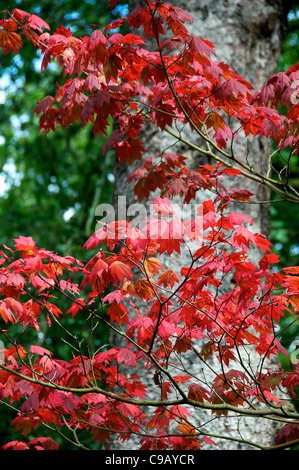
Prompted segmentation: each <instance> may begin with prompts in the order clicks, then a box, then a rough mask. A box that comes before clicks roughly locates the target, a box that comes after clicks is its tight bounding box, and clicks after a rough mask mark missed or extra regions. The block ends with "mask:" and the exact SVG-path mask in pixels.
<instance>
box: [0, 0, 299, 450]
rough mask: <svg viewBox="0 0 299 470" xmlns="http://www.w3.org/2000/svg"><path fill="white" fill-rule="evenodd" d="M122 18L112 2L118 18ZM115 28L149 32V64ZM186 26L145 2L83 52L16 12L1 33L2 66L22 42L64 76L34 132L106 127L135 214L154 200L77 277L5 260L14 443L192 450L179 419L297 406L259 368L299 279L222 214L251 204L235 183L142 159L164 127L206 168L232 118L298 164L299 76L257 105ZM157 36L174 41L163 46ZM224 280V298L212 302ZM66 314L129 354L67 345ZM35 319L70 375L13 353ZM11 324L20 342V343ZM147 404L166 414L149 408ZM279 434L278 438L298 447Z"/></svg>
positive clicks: (69, 267)
mask: <svg viewBox="0 0 299 470" xmlns="http://www.w3.org/2000/svg"><path fill="white" fill-rule="evenodd" d="M116 3H117V2H116V1H115V0H111V1H110V5H111V6H112V7H113V6H114V5H115V4H116ZM124 21H127V22H128V24H129V26H131V27H132V28H138V27H143V29H144V33H145V36H146V38H147V39H155V41H156V44H157V47H156V49H155V50H154V51H153V52H150V51H149V50H148V49H146V48H145V46H146V43H145V41H144V40H143V39H142V38H141V37H140V36H137V35H134V34H132V33H128V34H124V35H122V34H120V33H115V32H113V30H114V29H115V28H117V27H119V26H120V25H121V24H122V23H123V22H124ZM188 21H192V17H191V16H190V15H189V14H188V13H185V12H183V11H182V10H181V9H180V8H177V7H174V6H172V5H170V4H166V3H162V2H156V3H149V2H145V7H143V6H140V7H138V8H137V9H136V10H135V11H133V12H132V13H131V14H130V15H129V16H128V18H127V19H122V20H118V21H117V22H113V23H111V24H110V25H108V26H107V27H106V28H105V31H104V32H102V31H100V30H99V29H95V30H94V32H93V33H92V34H91V35H90V37H81V38H76V37H75V36H73V33H72V32H71V31H70V30H69V29H66V28H65V27H63V26H60V27H59V28H57V30H56V31H55V32H54V33H53V34H50V33H48V32H42V31H43V28H46V29H48V25H47V24H46V23H45V22H44V21H43V20H42V19H40V18H38V17H37V16H35V15H30V14H28V13H26V12H23V11H21V10H19V9H15V10H13V12H12V13H11V14H9V15H7V17H5V18H4V19H3V20H1V22H0V27H1V30H0V46H1V48H2V50H3V52H4V53H5V54H7V53H9V52H14V53H17V52H18V50H19V48H20V47H22V37H24V39H25V40H31V41H32V42H33V44H34V45H35V46H36V47H38V48H39V49H40V50H41V52H42V54H43V61H42V70H43V71H46V70H47V67H48V65H49V63H50V61H52V60H55V61H57V63H58V64H59V66H60V67H61V69H62V77H63V81H62V84H57V93H56V95H55V96H46V97H45V98H44V99H42V100H41V101H40V102H39V103H38V104H37V106H36V108H35V112H36V114H38V115H39V116H40V131H45V132H46V133H47V134H48V133H49V132H50V131H55V130H56V129H57V127H58V126H62V127H63V128H65V127H66V126H68V125H72V124H73V123H74V122H75V121H78V122H81V123H82V125H83V126H86V125H87V124H88V123H91V125H92V126H93V131H94V135H95V136H97V135H99V136H101V135H102V134H104V135H108V133H109V128H110V122H111V119H113V120H114V122H115V123H116V124H117V127H116V128H115V130H114V131H113V132H112V134H111V135H109V137H108V138H107V140H106V144H105V146H104V151H106V150H107V149H108V148H111V147H112V148H114V150H115V154H116V156H117V157H118V160H119V162H120V163H122V162H127V163H128V164H129V165H131V164H132V163H133V162H135V161H136V160H140V161H141V163H140V166H139V167H138V168H135V169H134V170H133V171H132V173H131V174H130V176H129V179H128V182H134V183H135V186H134V192H135V195H136V197H137V198H138V199H139V201H141V200H142V199H143V198H150V196H151V193H153V192H155V191H156V190H157V189H159V190H160V191H161V197H156V198H155V199H154V201H152V204H151V207H152V210H153V217H152V218H149V219H148V220H147V221H146V224H145V226H144V227H143V228H137V227H135V226H134V225H133V224H132V223H129V222H127V221H116V222H113V223H111V224H108V225H103V227H102V228H100V229H99V230H97V232H96V233H95V234H93V235H92V236H91V237H90V238H89V240H87V242H86V244H85V248H86V249H96V248H97V249H98V251H97V253H96V254H95V255H93V256H92V257H91V258H90V259H89V260H88V261H87V262H81V261H79V260H76V259H74V258H73V257H71V256H58V255H56V254H55V253H52V252H50V251H48V250H46V249H41V248H38V247H36V244H35V242H34V240H33V239H32V238H31V237H23V236H20V237H19V238H18V239H16V240H15V244H14V248H13V249H12V248H8V247H4V248H3V251H1V259H0V294H1V297H0V316H1V319H2V320H1V333H2V337H3V340H4V343H5V345H6V346H7V345H8V344H9V345H10V346H9V347H6V348H5V350H4V351H3V354H4V360H3V361H2V363H1V364H0V399H1V400H2V401H3V402H6V403H8V404H9V406H14V407H16V408H18V409H19V412H18V415H17V416H16V418H15V419H14V420H13V422H12V425H13V426H14V427H15V430H21V431H22V433H23V435H24V436H27V435H28V434H29V433H30V431H31V430H32V429H36V428H37V427H38V426H39V425H45V426H47V427H49V428H56V429H59V430H61V433H63V430H64V429H66V430H68V431H71V432H72V433H73V436H74V437H73V442H74V445H78V433H79V431H80V430H82V429H84V430H88V431H90V432H91V434H92V435H93V437H94V440H95V441H97V440H98V441H100V442H101V443H102V444H103V445H105V443H106V442H107V441H109V440H110V438H111V435H112V434H116V435H118V437H119V439H121V440H124V441H125V440H127V439H130V437H131V436H132V434H137V435H139V436H140V448H141V449H152V448H159V449H169V448H170V449H176V450H177V449H199V448H201V446H202V445H203V444H204V443H209V444H211V443H213V440H212V439H211V436H209V435H208V434H207V433H205V432H204V430H203V429H202V428H201V427H200V428H199V427H197V426H196V424H193V423H192V420H190V419H189V418H190V416H191V414H190V407H191V408H192V407H194V408H195V409H196V408H204V409H208V410H211V412H212V413H216V415H217V416H221V415H222V414H224V415H225V414H227V413H228V411H230V412H232V413H235V414H237V415H238V416H242V415H250V414H251V415H252V416H263V415H267V416H268V415H270V414H272V415H273V416H275V415H279V416H280V417H284V416H285V412H284V411H283V410H282V402H281V399H280V398H279V396H278V395H277V393H276V390H278V388H279V387H285V388H286V389H287V390H288V392H289V393H294V389H295V388H296V387H298V386H299V380H298V373H297V372H298V371H297V366H294V367H293V369H291V370H290V371H289V372H285V371H282V370H280V368H279V366H277V367H275V368H274V369H268V368H266V367H263V363H264V361H265V360H266V358H269V357H273V356H277V355H278V353H279V352H281V351H284V350H283V348H282V346H281V344H280V342H279V340H278V338H277V330H276V325H277V324H278V323H279V320H280V318H281V316H283V315H284V312H285V311H290V312H291V313H292V314H296V312H297V308H298V305H299V304H298V298H299V284H298V281H297V278H296V277H294V276H293V274H294V273H295V274H296V273H298V269H299V268H293V271H292V270H291V271H290V270H289V271H286V273H284V272H281V271H277V270H276V269H274V265H276V263H277V262H278V258H277V256H276V255H275V254H274V253H273V252H272V250H271V244H270V243H269V242H268V241H267V240H266V239H265V237H263V236H262V235H260V234H258V233H254V232H253V231H252V230H251V225H252V222H253V221H252V220H251V219H249V218H248V217H247V216H246V215H245V214H238V213H235V212H232V211H231V210H230V202H233V201H249V200H250V197H251V196H252V194H251V193H250V192H248V191H245V190H240V189H238V188H226V187H225V186H224V185H223V178H224V177H225V176H226V175H231V176H234V177H235V178H237V177H238V176H239V175H240V174H242V170H238V169H235V168H231V165H229V164H223V162H222V161H219V162H218V164H217V165H215V166H210V165H203V166H201V167H200V168H198V169H192V170H190V169H188V168H187V166H186V158H185V157H184V156H183V155H176V154H173V153H162V154H161V155H160V156H159V158H158V159H157V158H154V156H151V155H149V156H148V157H147V158H145V159H143V154H144V152H145V151H149V149H145V148H144V143H143V142H142V140H141V132H142V129H143V128H144V126H145V125H146V124H147V123H148V122H151V123H153V125H154V126H156V127H157V128H159V129H160V130H161V131H165V132H170V133H171V132H173V131H172V130H171V126H172V125H173V124H175V125H176V127H177V128H179V126H182V128H183V127H184V126H189V128H190V130H191V131H192V133H193V135H194V136H195V135H196V136H197V137H196V138H197V141H195V144H194V148H195V149H200V151H201V152H202V153H204V152H205V150H204V148H201V147H200V145H201V144H200V142H201V141H202V140H204V141H205V142H206V144H207V145H208V147H210V149H212V150H206V152H207V153H209V152H211V151H214V150H215V151H216V150H217V151H219V152H220V155H221V151H223V152H224V153H225V150H226V149H227V147H229V146H230V143H231V142H232V140H233V139H234V138H235V136H236V131H234V130H233V127H230V126H229V125H228V123H227V122H228V121H227V119H226V118H227V117H229V118H230V120H234V121H235V122H237V123H238V125H239V128H240V129H242V131H243V132H244V133H245V135H246V136H248V135H253V136H257V135H260V136H266V137H267V138H269V139H273V140H274V141H275V142H276V143H277V144H278V145H279V146H280V147H285V146H292V147H293V150H294V152H297V140H298V135H297V133H298V129H297V127H298V126H297V115H298V113H297V107H298V103H297V95H296V93H297V91H298V90H297V81H298V73H299V72H298V71H297V67H294V68H293V69H290V70H289V71H287V72H285V73H281V74H277V75H275V76H274V77H272V78H271V79H270V80H269V81H268V82H267V83H266V84H265V86H264V87H262V88H261V89H260V90H259V91H258V92H256V93H255V92H254V91H253V88H252V86H251V85H250V84H249V83H248V82H247V81H245V80H244V79H243V78H242V77H240V76H238V75H237V74H236V73H235V72H234V71H233V70H232V69H231V67H230V66H228V65H227V64H224V63H222V62H221V63H218V62H216V61H214V60H213V59H212V58H211V56H212V54H213V53H214V46H213V44H212V43H211V42H210V41H208V40H207V39H204V38H198V37H192V36H190V35H189V33H188V30H187V28H186V22H188ZM16 31H18V32H16ZM37 32H38V33H41V34H39V35H38V34H37ZM110 32H112V34H110ZM165 32H167V33H169V34H170V35H171V37H168V38H166V39H165V38H164V34H165ZM170 50H171V51H172V53H171V55H167V52H168V51H170ZM164 51H166V54H164ZM298 89H299V86H298ZM279 102H281V103H283V104H284V105H285V106H286V108H287V109H288V113H287V115H286V117H284V116H281V115H280V114H279V112H278V110H277V109H276V108H277V106H278V103H279ZM182 141H183V140H182ZM202 189H203V190H209V191H210V192H211V193H210V194H214V198H213V199H207V200H206V201H205V202H204V203H203V204H201V205H200V206H199V207H197V210H196V213H195V215H194V217H190V218H189V219H187V220H185V219H183V220H182V219H181V218H180V216H179V215H177V214H176V212H175V210H174V207H173V205H172V204H171V202H170V200H169V199H171V198H172V197H173V196H180V197H181V198H182V201H183V202H184V203H190V202H191V201H192V200H193V199H194V198H195V197H196V193H197V191H198V190H202ZM194 242H195V246H196V248H195V249H193V247H194ZM99 245H102V247H100V249H99ZM253 246H254V247H257V248H259V249H260V252H261V258H260V261H259V262H258V263H257V264H256V265H255V264H253V263H252V261H250V249H251V248H252V247H253ZM182 249H186V250H188V251H189V254H190V263H189V264H188V265H187V266H182V267H181V269H180V271H179V272H176V271H175V270H172V269H164V267H163V261H161V260H162V258H161V255H162V254H163V253H165V252H166V253H167V254H168V256H169V257H171V256H178V255H179V254H180V253H181V250H182ZM227 279H230V283H229V286H230V288H229V289H228V290H227V289H226V290H222V288H223V286H224V285H226V284H225V283H226V280H227ZM62 299H63V302H67V303H68V307H67V308H66V309H63V308H62V307H61V305H62V302H61V300H62ZM137 305H143V306H144V308H142V309H141V308H139V307H137ZM68 316H72V317H74V316H80V318H81V317H82V325H83V326H82V331H83V330H84V328H85V327H86V325H87V324H90V322H92V324H94V323H96V324H97V325H100V326H101V325H105V326H108V327H109V328H110V329H112V331H113V332H114V333H115V334H119V335H120V336H121V337H122V338H123V341H124V345H123V347H114V348H109V347H106V348H103V349H102V350H100V351H96V352H94V353H91V352H90V351H89V349H88V348H87V347H85V346H82V341H81V334H82V331H81V332H73V331H69V329H68V326H67V318H68ZM295 318H296V317H295ZM44 319H46V321H47V322H48V324H49V326H51V324H52V323H53V322H55V323H56V324H58V326H59V327H60V328H61V331H62V332H63V334H65V336H66V338H67V341H68V342H69V344H71V345H72V351H73V356H72V359H70V360H66V359H58V358H55V357H53V354H52V353H51V351H49V350H47V349H45V348H43V347H40V346H38V345H31V347H25V346H22V345H21V339H22V341H23V335H25V333H26V331H27V330H28V329H30V328H35V329H36V330H39V329H40V325H41V322H42V321H43V320H44ZM15 325H19V326H20V328H21V329H22V334H21V335H20V337H19V338H18V339H15V337H14V333H13V331H14V330H13V327H14V326H15ZM199 340H200V341H201V344H202V347H201V350H198V349H197V345H198V342H199ZM247 348H253V349H254V350H255V351H257V353H258V355H259V356H260V358H261V367H260V366H258V367H257V369H256V370H253V368H252V367H251V365H250V366H248V364H247V365H246V363H244V360H243V358H242V352H245V354H247ZM74 351H76V353H75V352H74ZM190 352H192V353H193V354H195V355H196V357H198V361H199V362H200V363H202V364H206V363H207V361H209V358H210V357H212V356H215V357H216V358H217V360H218V362H219V364H220V365H221V370H222V372H221V373H216V372H215V379H214V381H213V382H212V383H205V382H204V380H203V378H202V377H194V376H192V375H190V374H189V373H188V370H185V369H184V366H183V364H184V358H185V357H187V356H188V354H189V353H190ZM236 364H237V365H238V366H239V368H238V367H236ZM140 368H141V369H144V368H145V369H146V371H147V375H148V376H151V377H152V381H151V382H150V387H149V386H148V385H146V384H145V383H143V381H142V378H141V377H139V375H138V370H140ZM127 369H129V371H130V372H131V373H130V374H129V375H128V374H126V373H125V372H126V370H127ZM152 389H156V390H157V392H158V397H159V398H157V399H153V398H151V393H150V392H151V391H152ZM258 404H260V407H258V406H257V405H258ZM147 406H148V407H151V408H152V407H154V412H153V413H152V414H151V415H150V416H148V415H147V414H146V413H145V412H144V408H145V407H147ZM187 406H188V408H187ZM291 417H295V418H296V415H294V416H293V415H291ZM297 418H298V416H297ZM169 428H171V429H173V431H171V432H168V429H169ZM285 435H287V438H286V439H288V436H289V435H290V433H286V432H285ZM212 437H213V436H212ZM216 437H219V436H216ZM252 445H257V446H258V443H253V444H252ZM11 447H12V448H15V449H19V448H24V449H25V448H26V449H28V448H37V447H38V448H44V449H56V448H57V445H56V443H55V442H53V441H52V440H51V439H43V438H38V439H34V440H31V441H29V442H28V443H22V442H19V441H13V442H11V443H8V444H7V445H5V446H4V448H5V449H7V448H11Z"/></svg>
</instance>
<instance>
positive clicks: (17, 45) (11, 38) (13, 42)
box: [0, 29, 22, 55]
mask: <svg viewBox="0 0 299 470" xmlns="http://www.w3.org/2000/svg"><path fill="white" fill-rule="evenodd" d="M0 47H1V49H2V50H3V52H4V54H5V55H6V54H8V53H9V52H16V53H18V52H19V49H21V48H22V38H21V36H20V35H19V34H18V33H15V32H14V31H9V30H7V29H1V30H0Z"/></svg>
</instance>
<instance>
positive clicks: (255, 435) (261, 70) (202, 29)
mask: <svg viewBox="0 0 299 470" xmlns="http://www.w3.org/2000/svg"><path fill="white" fill-rule="evenodd" d="M140 4H141V2H140V1H139V2H138V1H136V0H129V6H130V10H131V11H132V10H133V9H134V8H136V7H137V6H139V5H140ZM171 4H173V5H175V6H179V7H180V8H182V9H183V10H186V11H187V12H188V13H190V14H192V15H193V17H194V22H193V23H192V24H190V25H188V29H189V32H190V34H191V35H194V36H198V37H203V38H206V39H208V40H210V41H212V42H213V43H214V45H215V48H216V53H217V57H216V60H218V61H224V62H226V63H228V64H229V65H231V66H232V68H233V69H234V70H235V71H236V73H237V74H239V75H241V76H243V77H244V78H245V79H246V80H248V81H249V82H250V83H251V84H252V85H253V86H254V87H255V89H258V88H259V87H260V86H261V85H262V84H263V83H264V82H265V80H266V79H268V78H269V77H270V76H271V75H273V74H274V73H276V70H277V63H278V58H279V54H280V47H281V42H282V38H283V30H284V25H285V12H284V10H283V3H282V1H276V0H273V1H271V0H188V1H186V0H180V1H178V0H172V1H171ZM142 137H143V141H144V143H145V147H146V148H147V149H148V154H149V155H151V156H153V155H155V153H158V154H161V151H163V149H166V148H168V147H169V146H170V145H172V144H173V141H172V139H171V137H170V136H168V135H167V134H165V133H164V134H163V135H161V133H160V132H157V131H156V130H154V129H152V128H148V129H147V130H146V131H145V132H144V134H143V136H142ZM175 150H176V151H177V152H178V153H182V154H184V155H185V156H188V158H189V164H190V167H194V168H199V166H200V165H201V164H204V163H206V161H204V160H203V159H202V157H201V156H199V155H198V154H196V153H195V152H194V151H192V150H190V149H186V148H184V147H183V146H182V145H180V144H178V145H177V146H176V147H175V148H172V149H171V150H170V151H171V152H173V153H174V152H175ZM234 151H235V152H238V156H240V155H242V156H243V158H244V159H245V158H248V159H250V161H251V162H252V164H253V165H254V166H255V167H256V168H258V169H261V168H263V166H264V165H266V145H265V143H264V142H263V141H262V140H255V141H254V142H251V144H250V147H249V146H248V142H246V141H245V140H240V142H239V143H238V144H236V147H235V149H234ZM209 163H211V164H212V163H213V162H209ZM131 171H132V169H128V168H127V167H126V166H125V165H121V166H118V165H116V168H115V178H116V184H115V195H114V196H115V203H116V204H117V197H118V196H126V198H127V199H126V201H127V205H130V204H132V203H134V202H136V201H135V200H134V197H133V187H132V186H130V185H128V184H127V182H126V180H127V177H128V174H129V173H130V172H131ZM228 184H229V182H228ZM233 185H234V186H239V187H241V188H242V189H248V190H249V191H251V192H252V193H254V194H255V195H256V197H255V201H257V202H258V201H265V200H269V192H268V190H266V189H265V188H264V187H262V186H261V185H259V184H258V183H255V182H254V181H252V180H249V179H246V180H245V179H241V178H238V179H237V180H236V181H234V183H233ZM209 198H210V196H209V195H208V194H206V193H203V192H202V193H201V194H199V196H198V202H199V203H200V202H202V201H203V200H205V199H209ZM235 210H239V211H241V212H246V213H247V215H248V216H250V217H252V218H253V219H254V220H255V222H256V225H255V227H254V231H257V232H259V233H263V234H265V235H266V236H268V235H269V204H250V205H246V207H245V206H243V207H242V206H241V205H239V206H238V207H237V208H235ZM258 255H259V254H258V253H257V252H256V253H253V255H252V256H253V258H255V259H253V261H256V259H257V258H256V257H257V256H258ZM161 261H162V264H163V266H165V269H169V268H171V269H175V267H174V263H177V266H178V267H179V266H184V265H188V263H189V261H190V258H188V253H187V252H186V253H185V252H183V253H182V255H181V256H179V255H177V256H176V257H175V256H172V257H171V259H169V258H168V257H167V256H164V257H163V259H162V260H161ZM140 308H141V309H142V310H143V309H145V308H146V305H140ZM111 341H112V342H113V343H114V344H112V346H113V345H119V343H118V339H117V338H115V337H114V336H112V337H111ZM199 349H200V345H199ZM246 360H247V364H248V361H250V364H249V366H250V367H253V368H254V367H255V366H257V365H258V361H259V358H258V357H255V356H254V353H252V354H250V356H248V355H247V358H246ZM184 366H185V368H186V370H189V371H190V372H191V373H192V374H194V375H195V376H197V377H200V376H202V378H203V380H205V381H206V382H207V383H209V382H211V381H212V380H213V378H214V375H211V373H210V371H209V369H208V368H207V369H203V365H202V363H200V362H199V360H198V358H197V357H196V356H194V355H192V354H190V357H189V358H188V360H187V361H185V363H184ZM210 366H211V367H212V368H215V369H217V367H218V370H219V365H217V360H216V359H215V360H214V359H211V362H210ZM138 374H140V376H141V377H142V379H143V380H144V381H145V382H146V383H148V384H150V385H151V389H152V393H153V397H155V398H157V397H158V398H159V395H157V394H158V390H155V388H157V389H158V387H155V385H154V381H153V377H152V375H151V373H150V372H147V371H145V370H144V368H142V370H139V371H138ZM149 412H151V410H149ZM193 413H195V412H193ZM212 418H213V419H212V420H211V414H210V413H206V412H202V411H201V410H199V409H197V411H196V414H194V415H193V416H192V419H193V420H194V422H195V423H197V425H202V426H203V428H204V429H205V430H207V431H209V432H214V433H217V434H218V435H220V436H222V435H223V436H224V435H227V436H230V437H231V438H236V439H244V440H245V441H253V442H254V441H255V442H259V444H261V445H265V446H269V445H271V444H272V443H273V438H274V435H275V432H276V430H275V429H274V428H272V426H273V425H272V424H271V421H270V420H269V421H267V420H263V419H253V418H246V419H245V418H236V417H229V416H227V417H221V418H214V417H212ZM210 420H211V421H210ZM209 421H210V423H209V424H206V423H208V422H209ZM214 440H215V439H214ZM138 441H139V438H138V437H137V438H135V437H132V439H131V440H130V441H129V442H125V443H124V444H123V443H121V442H118V441H116V440H114V441H113V442H112V443H111V445H109V448H110V449H126V450H128V449H130V450H135V449H138ZM217 442H218V443H219V445H220V446H221V447H220V448H221V449H225V450H227V449H242V450H245V449H247V448H249V449H250V448H252V447H251V446H247V445H246V444H244V445H241V444H240V443H239V442H238V441H234V440H231V441H230V440H228V441H225V440H222V439H219V440H218V441H217ZM206 448H207V447H206Z"/></svg>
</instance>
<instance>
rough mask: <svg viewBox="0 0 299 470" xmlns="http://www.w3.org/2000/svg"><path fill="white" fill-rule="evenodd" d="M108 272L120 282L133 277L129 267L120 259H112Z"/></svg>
mask: <svg viewBox="0 0 299 470" xmlns="http://www.w3.org/2000/svg"><path fill="white" fill-rule="evenodd" d="M110 274H111V275H112V276H113V277H114V278H115V279H116V280H118V281H120V282H123V281H124V280H125V279H127V280H129V281H130V280H131V279H132V277H133V273H132V271H131V268H130V267H129V266H128V265H126V264H125V263H123V262H122V261H113V263H111V265H110Z"/></svg>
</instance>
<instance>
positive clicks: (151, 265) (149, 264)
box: [144, 258, 163, 277]
mask: <svg viewBox="0 0 299 470" xmlns="http://www.w3.org/2000/svg"><path fill="white" fill-rule="evenodd" d="M144 269H145V270H146V272H147V274H148V275H149V276H150V277H152V275H153V274H158V273H159V271H162V269H163V267H162V265H161V262H160V261H159V260H158V259H156V258H148V259H147V260H146V261H145V262H144Z"/></svg>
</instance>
